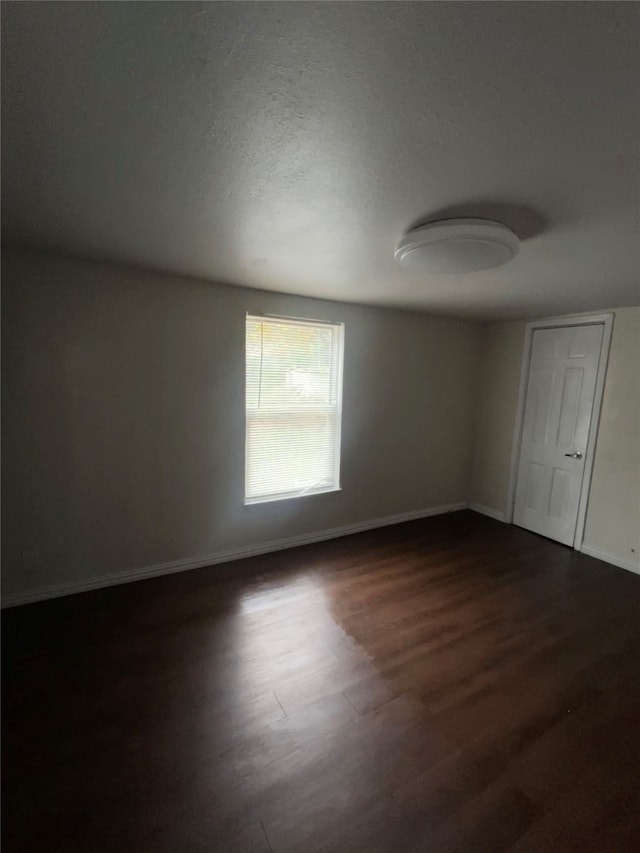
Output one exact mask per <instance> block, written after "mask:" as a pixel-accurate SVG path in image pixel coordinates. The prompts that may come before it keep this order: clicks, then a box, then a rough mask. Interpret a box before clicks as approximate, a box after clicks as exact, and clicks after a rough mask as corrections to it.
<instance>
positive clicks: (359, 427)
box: [2, 252, 480, 595]
mask: <svg viewBox="0 0 640 853" xmlns="http://www.w3.org/2000/svg"><path fill="white" fill-rule="evenodd" d="M2 284H3V335H4V337H3V351H4V356H3V404H4V405H3V418H4V428H3V438H4V444H3V451H4V454H3V463H4V465H3V498H4V500H3V509H4V513H3V583H4V586H3V591H4V593H5V594H9V595H11V594H14V595H17V594H24V593H27V592H29V591H32V590H37V589H40V588H45V587H49V586H56V585H60V584H62V585H64V584H69V583H73V582H76V581H83V580H87V579H92V578H99V577H101V576H104V575H110V574H113V573H118V572H128V571H131V570H135V569H140V568H143V567H146V566H152V565H155V564H158V563H164V562H168V561H173V560H182V559H186V558H192V557H193V558H198V557H201V556H203V555H208V554H215V553H217V552H220V551H226V550H229V549H235V548H240V547H245V546H251V545H257V544H260V543H263V542H268V541H271V540H274V539H279V538H284V537H289V536H296V535H302V534H306V533H312V532H315V531H322V530H325V529H328V528H332V527H337V526H342V525H347V524H352V523H357V522H363V521H366V520H370V519H376V518H380V517H384V516H389V515H394V514H397V513H403V512H409V511H413V510H422V509H429V508H431V507H438V506H441V505H445V504H451V503H457V502H461V501H465V500H466V499H467V492H468V475H469V469H470V462H471V447H472V420H473V412H472V409H473V388H474V384H475V370H476V364H477V353H478V339H479V334H480V328H479V327H478V326H476V325H474V324H472V323H468V322H463V321H455V320H444V319H435V318H431V317H428V316H424V315H420V314H410V313H404V312H400V311H392V310H385V309H374V308H365V307H358V306H354V305H348V304H340V303H331V302H323V301H317V300H309V299H304V298H299V297H290V296H283V295H276V294H270V293H265V292H259V291H252V290H246V289H241V288H234V287H227V286H223V285H215V284H209V283H201V282H198V281H194V280H181V279H178V278H172V277H163V276H159V275H152V274H145V273H141V272H137V271H133V270H129V269H124V268H117V267H112V266H108V265H99V264H89V263H84V262H80V261H78V262H76V261H68V260H62V259H57V258H54V257H47V256H45V255H35V254H34V255H27V254H22V253H10V254H8V253H6V252H5V254H4V257H3V281H2ZM247 311H256V312H268V313H275V314H283V315H291V316H298V317H312V318H317V319H332V320H341V321H344V323H345V324H346V331H345V336H346V348H345V363H344V407H343V439H342V487H343V490H342V491H341V492H339V493H334V494H329V495H320V496H312V497H308V498H303V499H300V500H294V501H283V502H279V503H273V504H262V505H255V506H251V507H244V505H243V485H244V396H243V395H244V318H245V312H247ZM35 549H37V551H38V557H37V558H36V557H35V556H34V555H33V553H32V552H33V551H34V550H35ZM21 552H27V555H26V558H25V557H23V558H21V557H20V554H21Z"/></svg>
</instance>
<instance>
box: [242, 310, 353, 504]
mask: <svg viewBox="0 0 640 853" xmlns="http://www.w3.org/2000/svg"><path fill="white" fill-rule="evenodd" d="M343 329H344V327H343V326H342V324H340V323H316V322H312V321H310V320H290V319H286V318H280V317H254V316H251V315H247V337H246V378H247V384H246V415H247V420H246V458H245V503H247V504H252V503H259V502H261V501H275V500H280V499H282V498H297V497H301V496H302V495H312V494H317V493H318V492H332V491H336V490H337V489H339V488H340V410H341V405H342V349H343Z"/></svg>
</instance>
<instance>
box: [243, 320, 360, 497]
mask: <svg viewBox="0 0 640 853" xmlns="http://www.w3.org/2000/svg"><path fill="white" fill-rule="evenodd" d="M249 320H255V321H258V322H261V321H273V322H274V323H286V324H288V325H292V326H293V325H299V326H321V327H325V328H326V327H330V328H331V330H332V334H333V335H334V336H335V337H334V340H335V347H336V355H335V370H336V375H335V394H336V403H335V407H334V406H331V405H328V404H326V403H318V404H316V405H314V404H309V405H308V406H305V407H300V408H298V409H293V408H291V407H289V406H282V407H278V409H279V410H276V409H274V410H273V414H284V415H286V414H288V413H291V415H294V414H302V413H304V411H308V412H310V413H313V412H318V413H327V412H329V413H331V412H334V411H335V433H334V442H333V457H334V459H333V477H332V482H331V485H329V486H326V487H324V488H320V489H314V490H313V491H311V490H304V491H302V492H300V491H299V490H296V491H290V492H280V493H277V494H274V493H271V494H267V495H259V496H252V497H248V496H247V472H248V466H247V460H248V439H249V421H250V416H251V410H250V409H249V407H248V406H247V385H246V381H247V323H248V321H249ZM244 329H245V337H244V356H245V362H244V380H245V385H244V421H245V422H244V441H245V454H244V505H245V506H255V505H258V504H265V503H275V502H278V501H286V500H298V499H301V498H310V497H314V496H315V495H326V494H331V493H333V492H340V491H342V485H341V480H340V475H341V461H342V459H341V456H342V402H343V401H342V389H343V371H344V323H342V322H336V321H333V320H316V319H309V318H303V317H287V316H284V315H279V314H259V313H254V312H251V311H247V312H246V315H245V325H244ZM254 411H255V413H256V414H257V413H258V412H259V411H260V410H259V409H255V410H254Z"/></svg>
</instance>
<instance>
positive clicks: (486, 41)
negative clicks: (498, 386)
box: [2, 2, 640, 319]
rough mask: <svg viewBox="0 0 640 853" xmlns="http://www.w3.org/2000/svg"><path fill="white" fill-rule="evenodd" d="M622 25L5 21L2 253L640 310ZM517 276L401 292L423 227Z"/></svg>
mask: <svg viewBox="0 0 640 853" xmlns="http://www.w3.org/2000/svg"><path fill="white" fill-rule="evenodd" d="M639 13H640V6H638V4H636V3H571V2H568V3H501V2H498V3H485V2H475V3H395V2H391V3H318V4H315V3H235V2H234V3H204V4H200V3H68V4H67V3H3V5H2V23H3V33H2V40H3V57H2V71H3V76H2V102H3V115H2V118H3V128H2V130H3V138H2V165H3V186H2V202H3V205H2V207H3V209H2V213H3V233H4V238H5V240H6V241H7V242H15V243H18V244H21V245H25V244H26V245H29V246H34V247H38V248H53V249H56V250H60V251H64V252H73V253H79V254H82V255H86V256H93V257H97V258H101V259H110V260H115V261H121V262H126V263H132V264H136V265H141V266H144V267H149V268H153V269H158V270H163V271H170V272H176V273H181V274H189V275H193V276H198V277H203V278H207V279H212V280H218V281H223V282H227V283H231V284H238V285H248V286H252V287H259V288H266V289H269V290H281V291H285V292H289V293H299V294H304V295H310V296H320V297H327V298H331V299H341V300H349V301H355V302H364V303H369V304H388V305H397V306H402V307H408V308H416V309H419V310H427V311H433V312H435V313H443V314H456V315H460V316H469V317H478V318H483V319H488V318H499V317H524V316H536V315H542V314H552V313H561V312H568V311H581V310H589V309H592V308H603V307H615V306H618V305H625V304H626V305H629V304H637V303H638V302H640V263H639V262H640V257H639V253H638V247H637V238H638V230H639V180H640V175H639V156H638V152H639V149H638V141H639V133H638V131H639V125H640V111H639V102H638V88H639V83H640V60H639V59H638V57H639V56H640V51H639V47H640V44H639V29H638V27H639ZM466 213H469V214H472V215H480V216H492V217H495V218H498V219H502V220H503V221H504V222H506V223H507V224H509V225H511V226H512V227H513V228H514V230H516V231H517V232H518V233H519V235H520V236H521V238H522V239H523V244H522V247H521V252H520V254H519V256H518V257H517V258H516V260H515V261H513V262H512V263H510V264H508V265H506V266H504V267H502V268H500V269H497V270H493V271H488V272H484V273H480V274H476V275H468V276H454V277H450V276H432V277H425V278H424V279H422V280H414V279H412V278H410V277H409V275H408V274H407V273H406V272H404V271H403V270H402V269H400V268H399V267H397V266H396V265H395V263H394V261H393V248H394V245H395V243H396V241H397V240H398V238H399V237H400V236H401V235H402V233H403V232H404V231H405V230H406V229H407V228H408V227H410V226H411V225H413V224H415V223H416V222H419V221H422V220H424V219H431V218H437V217H439V216H441V215H449V214H451V215H454V216H455V215H461V214H466Z"/></svg>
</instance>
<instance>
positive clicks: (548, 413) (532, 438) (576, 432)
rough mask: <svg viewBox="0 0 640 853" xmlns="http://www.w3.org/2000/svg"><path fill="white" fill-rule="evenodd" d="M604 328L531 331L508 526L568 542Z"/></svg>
mask: <svg viewBox="0 0 640 853" xmlns="http://www.w3.org/2000/svg"><path fill="white" fill-rule="evenodd" d="M603 331H604V326H603V325H602V324H597V325H595V324H594V325H589V326H561V327H557V328H551V329H535V330H534V332H533V339H532V345H531V361H530V365H529V379H528V383H527V391H526V397H525V409H524V420H523V427H522V440H521V445H520V462H519V465H518V479H517V486H516V501H515V507H514V515H513V523H514V524H517V525H519V526H520V527H526V528H527V529H528V530H533V531H534V532H535V533H541V534H542V535H543V536H548V537H549V538H550V539H556V540H557V541H558V542H563V543H564V544H565V545H573V540H574V535H575V530H576V523H577V519H578V504H579V501H580V489H581V486H582V478H583V474H584V463H585V453H586V449H587V438H588V436H589V427H590V425H591V418H592V414H593V400H594V396H595V387H596V376H597V373H598V362H599V360H600V350H601V348H602V337H603Z"/></svg>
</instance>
